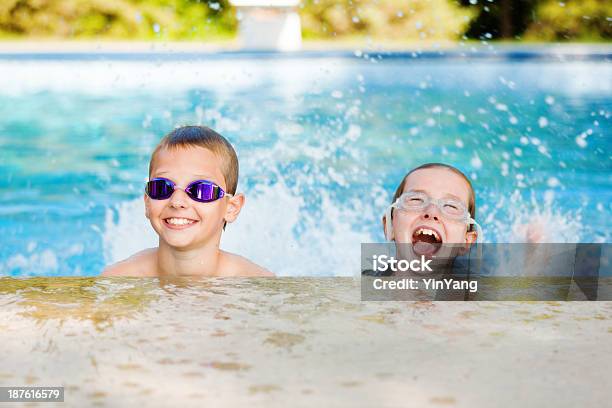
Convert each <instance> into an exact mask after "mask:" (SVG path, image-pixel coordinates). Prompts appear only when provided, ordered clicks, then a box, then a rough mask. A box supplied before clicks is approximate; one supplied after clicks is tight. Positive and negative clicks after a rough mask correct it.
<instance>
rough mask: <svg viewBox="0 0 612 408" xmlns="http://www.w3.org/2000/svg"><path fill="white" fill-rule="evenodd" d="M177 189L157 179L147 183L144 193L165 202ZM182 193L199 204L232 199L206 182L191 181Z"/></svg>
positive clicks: (171, 182)
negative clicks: (226, 198)
mask: <svg viewBox="0 0 612 408" xmlns="http://www.w3.org/2000/svg"><path fill="white" fill-rule="evenodd" d="M177 188H178V187H176V184H174V182H173V181H172V180H168V179H165V178H163V177H159V178H154V179H152V180H149V181H148V182H147V184H146V186H145V192H146V193H147V195H148V196H149V197H151V198H152V199H153V200H167V199H168V198H170V197H171V196H172V194H173V193H174V190H176V189H177ZM184 191H185V193H186V194H187V195H188V196H189V197H190V198H191V199H192V200H194V201H197V202H199V203H210V202H212V201H216V200H218V199H220V198H223V197H225V196H228V197H232V194H228V193H226V192H225V191H223V189H222V188H221V187H219V186H218V185H216V184H215V183H213V182H212V181H208V180H196V181H192V182H191V183H189V185H188V186H187V187H186V188H185V190H184Z"/></svg>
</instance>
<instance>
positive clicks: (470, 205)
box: [391, 163, 476, 231]
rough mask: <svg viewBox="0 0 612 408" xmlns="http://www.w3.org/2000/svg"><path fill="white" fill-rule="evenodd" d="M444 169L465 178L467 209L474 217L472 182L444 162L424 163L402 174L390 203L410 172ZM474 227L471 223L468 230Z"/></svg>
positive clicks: (395, 198) (398, 193)
mask: <svg viewBox="0 0 612 408" xmlns="http://www.w3.org/2000/svg"><path fill="white" fill-rule="evenodd" d="M436 168H439V169H446V170H450V171H452V172H453V173H455V174H457V175H459V176H461V178H463V179H464V180H465V182H466V183H467V185H468V187H469V189H470V196H469V198H468V211H469V212H470V217H472V219H474V220H475V219H476V194H475V193H474V187H472V182H471V181H470V179H469V178H467V176H466V175H465V174H463V173H462V172H461V170H459V169H457V168H456V167H453V166H451V165H449V164H444V163H425V164H422V165H420V166H419V167H415V168H414V169H412V170H410V171H409V172H408V173H406V175H405V176H404V178H403V179H402V182H401V183H400V185H399V186H398V187H397V190H395V194H393V200H392V201H391V202H392V203H394V202H395V200H397V199H398V198H399V196H401V195H402V192H403V191H404V185H405V184H406V179H407V178H408V176H409V175H411V174H412V173H414V172H415V171H417V170H423V169H436ZM391 216H392V217H393V211H391ZM473 229H474V226H473V225H471V226H470V228H469V229H468V231H472V230H473Z"/></svg>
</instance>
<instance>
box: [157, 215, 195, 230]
mask: <svg viewBox="0 0 612 408" xmlns="http://www.w3.org/2000/svg"><path fill="white" fill-rule="evenodd" d="M197 222H198V221H196V220H192V219H189V218H181V217H170V218H164V225H165V226H166V227H168V228H170V229H185V228H189V227H191V226H192V225H194V224H195V223H197Z"/></svg>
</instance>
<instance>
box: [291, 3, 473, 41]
mask: <svg viewBox="0 0 612 408" xmlns="http://www.w3.org/2000/svg"><path fill="white" fill-rule="evenodd" d="M302 7H303V9H302V12H301V13H300V14H301V17H302V25H303V31H304V35H305V36H306V37H342V36H351V35H368V36H371V37H373V38H385V39H394V40H407V39H435V40H439V39H456V38H459V37H461V35H462V34H463V32H464V31H465V29H466V28H467V26H468V24H469V22H470V20H471V18H472V16H473V15H474V13H473V12H472V10H466V9H462V8H461V7H459V5H458V4H457V3H456V2H453V1H448V0H412V1H406V0H305V1H303V4H302Z"/></svg>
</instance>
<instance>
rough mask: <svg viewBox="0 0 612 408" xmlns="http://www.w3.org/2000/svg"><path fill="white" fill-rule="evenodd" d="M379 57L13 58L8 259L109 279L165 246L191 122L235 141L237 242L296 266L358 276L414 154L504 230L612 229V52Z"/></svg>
mask: <svg viewBox="0 0 612 408" xmlns="http://www.w3.org/2000/svg"><path fill="white" fill-rule="evenodd" d="M610 55H612V53H610V52H608V53H604V54H603V55H597V56H595V57H592V58H560V59H559V58H524V57H521V56H520V55H518V56H517V55H511V54H508V55H503V54H500V53H495V55H493V56H492V57H491V58H489V57H487V56H486V55H485V56H484V57H483V56H480V57H472V58H470V57H467V58H459V57H453V58H451V57H449V56H446V57H445V56H440V55H438V54H435V55H434V54H432V55H429V56H427V55H423V54H418V53H414V54H412V53H399V54H372V55H368V54H366V53H363V52H354V53H315V54H296V55H290V56H281V55H277V54H245V53H227V54H180V53H158V54H155V53H149V54H142V55H136V56H134V55H131V56H128V55H123V54H3V55H0V147H1V149H0V179H1V180H2V183H1V186H0V192H1V195H0V236H1V237H2V238H1V242H2V245H1V246H0V275H9V276H32V275H46V276H56V275H85V276H90V275H96V274H98V273H99V272H100V271H101V269H102V268H103V266H104V265H105V264H107V263H110V262H115V261H117V260H119V259H123V258H125V257H127V256H128V255H131V254H132V253H134V252H136V251H138V250H140V249H142V248H145V247H149V246H154V245H156V240H155V238H156V237H155V234H154V233H153V230H152V229H151V227H150V226H149V225H148V223H147V221H146V219H145V218H144V215H143V207H142V189H143V184H144V180H145V179H146V177H147V166H148V158H149V155H150V152H151V151H152V149H153V147H154V146H155V144H156V143H157V141H158V140H159V138H161V136H162V135H163V134H165V133H166V132H168V131H169V130H171V129H172V128H173V127H174V126H175V125H178V124H206V125H208V126H211V127H213V128H214V129H216V130H218V131H219V132H220V133H221V134H223V135H224V136H226V137H228V138H229V139H230V140H231V141H232V142H233V143H234V145H235V147H236V149H237V151H238V155H239V159H240V166H241V176H240V181H239V190H241V191H243V192H245V193H246V195H247V204H246V206H245V208H244V209H243V212H242V214H241V216H240V218H239V219H238V221H237V222H236V223H235V224H233V225H231V226H230V227H229V228H228V229H227V231H226V233H225V234H224V237H223V239H222V242H221V245H222V248H225V249H228V250H230V251H235V252H237V253H240V254H242V255H244V256H246V257H249V258H251V259H253V260H254V261H256V262H258V263H261V264H262V265H264V266H266V267H267V268H268V269H270V270H272V271H274V272H276V273H277V274H279V275H288V276H299V275H344V276H348V275H352V274H354V273H355V271H356V270H358V268H359V248H360V245H359V244H360V243H361V242H374V241H381V240H383V236H382V232H381V230H382V228H381V225H380V217H381V216H382V213H383V211H384V209H385V207H386V205H387V204H388V202H389V201H390V198H391V195H392V193H393V191H394V189H395V187H396V185H397V184H398V183H399V181H400V180H401V178H402V176H403V175H404V173H405V172H406V171H407V170H408V169H409V168H411V167H413V166H415V165H418V164H421V163H424V162H429V161H443V162H448V163H451V164H454V165H457V166H458V167H459V168H461V169H462V170H464V171H465V172H466V174H468V175H469V176H470V177H471V178H472V180H473V183H474V185H475V188H476V195H477V206H478V209H477V219H478V220H479V221H480V223H481V224H482V226H483V229H484V231H485V236H486V240H487V241H489V242H506V241H509V242H512V241H519V240H521V236H520V234H519V233H518V232H517V231H518V230H519V229H520V225H522V224H524V223H525V222H527V221H528V219H529V216H530V214H538V215H539V216H540V217H541V218H542V219H543V220H545V222H546V223H547V224H548V226H549V229H550V239H549V240H551V241H555V242H559V241H567V242H576V241H579V242H610V239H611V236H610V235H611V234H610V231H611V230H612V229H611V228H610V227H611V226H612V221H610V219H609V214H610V210H611V204H610V203H611V202H612V160H611V159H612V156H611V155H610V152H611V151H612V139H611V138H610V134H611V130H612V125H611V121H610V115H611V111H612V109H611V104H612V102H611V101H612V99H611V91H612V81H611V80H610V78H612V65H610V62H609V60H610Z"/></svg>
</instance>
